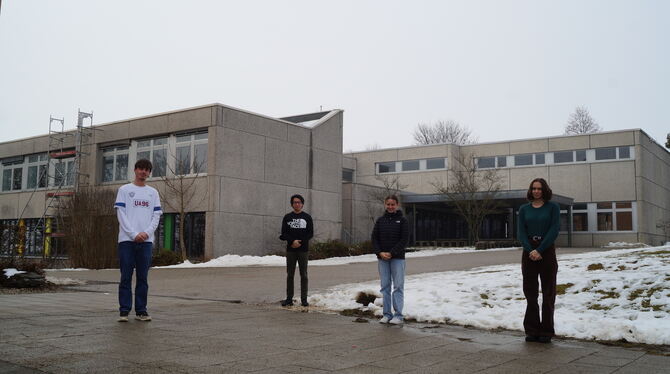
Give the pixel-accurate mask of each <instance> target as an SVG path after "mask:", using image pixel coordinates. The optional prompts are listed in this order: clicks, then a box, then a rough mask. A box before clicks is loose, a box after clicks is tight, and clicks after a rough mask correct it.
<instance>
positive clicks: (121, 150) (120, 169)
mask: <svg viewBox="0 0 670 374" xmlns="http://www.w3.org/2000/svg"><path fill="white" fill-rule="evenodd" d="M126 180H128V146H127V145H124V146H118V147H111V148H106V149H104V150H103V151H102V181H103V182H113V181H126Z"/></svg>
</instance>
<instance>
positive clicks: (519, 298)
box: [514, 297, 526, 301]
mask: <svg viewBox="0 0 670 374" xmlns="http://www.w3.org/2000/svg"><path fill="white" fill-rule="evenodd" d="M514 300H517V301H521V300H526V298H525V297H517V298H516V299H514Z"/></svg>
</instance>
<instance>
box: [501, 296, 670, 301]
mask: <svg viewBox="0 0 670 374" xmlns="http://www.w3.org/2000/svg"><path fill="white" fill-rule="evenodd" d="M668 296H670V295H668ZM503 300H505V301H510V300H512V298H511V297H506V298H504V299H503Z"/></svg>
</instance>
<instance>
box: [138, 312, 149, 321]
mask: <svg viewBox="0 0 670 374" xmlns="http://www.w3.org/2000/svg"><path fill="white" fill-rule="evenodd" d="M135 319H136V320H138V321H144V322H149V321H151V316H150V315H148V314H147V313H137V315H136V316H135Z"/></svg>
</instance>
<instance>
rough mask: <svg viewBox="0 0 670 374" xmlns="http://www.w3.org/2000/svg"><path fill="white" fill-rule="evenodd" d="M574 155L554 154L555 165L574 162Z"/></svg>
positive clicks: (570, 153)
mask: <svg viewBox="0 0 670 374" xmlns="http://www.w3.org/2000/svg"><path fill="white" fill-rule="evenodd" d="M573 161H574V155H573V152H572V151H567V152H554V163H557V164H558V163H563V162H573Z"/></svg>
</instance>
